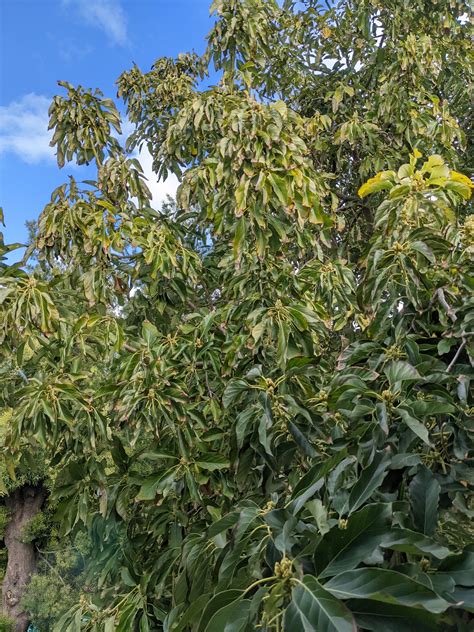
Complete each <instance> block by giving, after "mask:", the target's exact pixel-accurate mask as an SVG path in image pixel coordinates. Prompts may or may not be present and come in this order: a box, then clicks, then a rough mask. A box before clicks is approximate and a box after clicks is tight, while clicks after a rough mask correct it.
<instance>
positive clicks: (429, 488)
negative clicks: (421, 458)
mask: <svg viewBox="0 0 474 632" xmlns="http://www.w3.org/2000/svg"><path fill="white" fill-rule="evenodd" d="M440 489H441V488H440V484H439V483H438V481H437V480H436V479H435V477H434V476H433V473H432V472H431V471H430V470H428V469H427V468H426V467H424V466H420V467H419V470H418V473H417V475H416V476H415V477H414V478H413V480H412V481H411V483H410V487H409V493H410V507H411V514H412V517H413V522H414V524H415V527H416V528H417V529H418V530H419V531H421V532H422V533H424V534H426V535H433V533H434V532H435V531H436V527H437V525H438V503H439V493H440Z"/></svg>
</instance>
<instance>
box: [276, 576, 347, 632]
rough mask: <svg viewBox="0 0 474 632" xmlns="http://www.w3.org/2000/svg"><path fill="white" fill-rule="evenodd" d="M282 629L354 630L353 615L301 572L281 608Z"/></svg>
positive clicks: (299, 631)
mask: <svg viewBox="0 0 474 632" xmlns="http://www.w3.org/2000/svg"><path fill="white" fill-rule="evenodd" d="M284 624H285V630H289V631H290V630H291V631H293V630H294V632H315V631H316V630H317V632H356V630H357V628H356V624H355V621H354V618H353V616H352V614H351V613H350V611H349V610H348V609H347V608H346V606H345V605H344V604H343V603H342V602H341V601H339V600H338V599H336V598H334V597H333V596H332V595H331V594H330V593H329V592H328V591H327V590H325V589H324V587H323V586H321V584H320V583H319V582H318V580H317V579H316V578H315V577H312V576H311V575H305V577H303V581H302V582H301V581H298V584H297V585H296V586H295V587H294V588H293V592H292V595H291V603H290V605H289V606H288V607H287V609H286V611H285V619H284Z"/></svg>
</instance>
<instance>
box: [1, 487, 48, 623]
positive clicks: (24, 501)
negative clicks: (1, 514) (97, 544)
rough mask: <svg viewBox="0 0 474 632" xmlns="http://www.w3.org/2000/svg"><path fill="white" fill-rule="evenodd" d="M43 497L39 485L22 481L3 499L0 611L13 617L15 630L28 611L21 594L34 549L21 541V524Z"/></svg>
mask: <svg viewBox="0 0 474 632" xmlns="http://www.w3.org/2000/svg"><path fill="white" fill-rule="evenodd" d="M45 498H46V492H45V490H44V488H43V487H42V486H33V485H25V486H23V487H20V488H18V489H16V490H15V491H14V492H12V493H11V494H10V496H8V497H7V498H6V499H5V505H6V506H7V508H8V509H9V511H10V520H9V522H8V525H7V528H6V530H5V546H6V548H7V552H8V563H7V570H6V573H5V578H4V580H3V586H2V613H3V614H5V615H8V616H9V617H10V618H11V619H13V620H14V621H15V628H14V629H15V632H25V630H26V629H27V627H28V614H27V613H25V612H24V611H23V609H22V607H21V598H22V597H23V594H24V592H25V588H26V586H27V585H28V582H29V581H30V577H31V575H32V573H34V571H35V569H36V551H35V547H34V544H33V543H32V542H21V537H22V533H23V529H24V527H25V525H26V524H27V523H28V522H29V521H30V520H31V519H32V518H33V517H34V516H35V515H36V514H37V513H38V512H39V511H40V509H41V507H42V505H43V502H44V500H45Z"/></svg>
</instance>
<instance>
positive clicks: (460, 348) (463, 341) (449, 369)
mask: <svg viewBox="0 0 474 632" xmlns="http://www.w3.org/2000/svg"><path fill="white" fill-rule="evenodd" d="M466 345H467V338H465V337H464V336H463V337H462V343H461V344H460V345H459V347H458V350H457V351H456V353H455V354H454V358H453V359H452V360H451V362H450V363H449V366H448V368H447V369H446V373H449V372H450V371H451V369H452V368H453V366H454V365H455V364H456V361H457V359H458V358H459V356H460V354H461V351H462V350H463V349H464V347H465V346H466Z"/></svg>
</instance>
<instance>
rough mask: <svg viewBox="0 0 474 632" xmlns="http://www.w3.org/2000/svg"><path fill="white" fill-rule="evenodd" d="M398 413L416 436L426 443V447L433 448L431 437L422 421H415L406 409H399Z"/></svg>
mask: <svg viewBox="0 0 474 632" xmlns="http://www.w3.org/2000/svg"><path fill="white" fill-rule="evenodd" d="M397 412H398V414H399V415H400V417H401V418H402V419H403V421H404V423H405V425H407V426H408V428H410V430H411V431H412V432H413V433H414V434H416V436H417V437H419V438H420V439H421V440H422V441H423V442H424V443H426V445H428V446H430V447H431V441H430V435H429V433H428V429H427V428H426V426H424V425H423V424H422V423H421V421H418V419H415V418H414V417H413V416H412V415H411V414H410V411H408V410H406V409H405V408H401V407H400V408H397Z"/></svg>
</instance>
